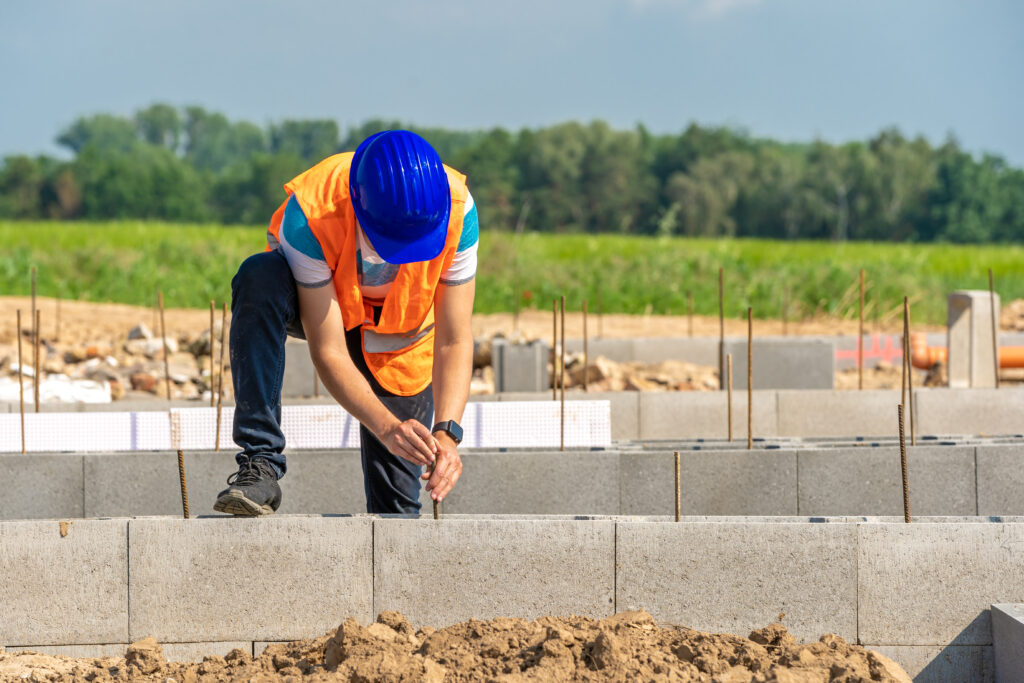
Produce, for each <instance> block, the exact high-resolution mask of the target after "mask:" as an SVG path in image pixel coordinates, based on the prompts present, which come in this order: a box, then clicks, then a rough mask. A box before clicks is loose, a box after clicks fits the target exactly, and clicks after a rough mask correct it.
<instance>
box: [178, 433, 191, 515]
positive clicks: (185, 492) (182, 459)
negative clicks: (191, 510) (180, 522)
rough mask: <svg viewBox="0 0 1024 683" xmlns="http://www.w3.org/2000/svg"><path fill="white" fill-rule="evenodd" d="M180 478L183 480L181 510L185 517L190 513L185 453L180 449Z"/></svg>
mask: <svg viewBox="0 0 1024 683" xmlns="http://www.w3.org/2000/svg"><path fill="white" fill-rule="evenodd" d="M178 479H179V480H180V481H181V511H182V514H184V515H185V519H188V518H189V514H188V488H187V487H186V486H185V454H184V453H182V452H181V449H178Z"/></svg>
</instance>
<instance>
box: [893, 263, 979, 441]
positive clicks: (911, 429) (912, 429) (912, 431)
mask: <svg viewBox="0 0 1024 683" xmlns="http://www.w3.org/2000/svg"><path fill="white" fill-rule="evenodd" d="M988 305H989V308H990V309H991V311H992V363H993V365H994V366H995V374H996V389H998V388H999V333H998V329H999V328H998V321H997V320H996V290H995V287H994V285H993V279H992V269H991V268H989V269H988ZM910 424H911V425H913V424H914V423H913V422H911V423H910ZM910 433H911V434H913V433H914V428H913V426H911V428H910Z"/></svg>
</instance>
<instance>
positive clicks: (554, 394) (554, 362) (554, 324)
mask: <svg viewBox="0 0 1024 683" xmlns="http://www.w3.org/2000/svg"><path fill="white" fill-rule="evenodd" d="M551 400H552V401H557V400H558V299H554V300H552V302H551Z"/></svg>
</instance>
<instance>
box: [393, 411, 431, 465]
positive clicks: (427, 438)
mask: <svg viewBox="0 0 1024 683" xmlns="http://www.w3.org/2000/svg"><path fill="white" fill-rule="evenodd" d="M380 440H381V443H383V444H384V446H385V447H386V448H387V449H388V450H389V451H391V452H392V453H394V454H395V455H397V456H398V457H400V458H402V459H403V460H408V461H409V462H411V463H413V464H414V465H424V466H426V467H430V466H431V465H432V464H433V463H434V459H435V457H436V455H435V454H436V453H437V441H436V440H435V439H434V437H433V436H431V434H430V430H429V429H427V428H426V427H424V426H423V425H422V424H421V423H420V422H419V421H418V420H406V421H405V422H397V421H396V422H395V424H394V426H392V427H391V428H389V429H387V430H386V431H385V432H384V434H382V435H381V437H380Z"/></svg>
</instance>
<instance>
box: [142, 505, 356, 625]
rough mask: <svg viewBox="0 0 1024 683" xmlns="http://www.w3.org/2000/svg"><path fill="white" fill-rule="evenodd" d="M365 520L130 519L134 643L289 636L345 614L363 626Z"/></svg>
mask: <svg viewBox="0 0 1024 683" xmlns="http://www.w3.org/2000/svg"><path fill="white" fill-rule="evenodd" d="M371 525H372V521H371V520H370V519H368V518H342V517H336V518H330V517H328V518H322V517H276V518H275V517H272V518H269V519H230V518H207V519H190V520H184V519H134V520H131V522H130V526H129V547H130V550H129V557H130V558H131V560H130V562H131V567H130V573H129V585H128V589H129V592H130V594H131V596H132V599H131V608H130V623H131V640H136V639H138V638H142V637H145V636H153V637H155V638H156V639H157V640H160V641H167V642H186V641H237V640H247V639H248V640H250V641H251V640H291V639H298V638H305V637H309V635H310V634H322V633H326V632H327V631H328V630H329V629H331V628H335V627H337V626H338V624H339V623H340V622H341V620H342V619H344V617H345V616H353V617H355V618H356V619H358V620H360V621H362V622H364V623H365V622H366V621H367V620H368V619H370V617H371V612H372V606H373V601H372V595H373V576H372V574H371V568H372V562H373V560H372V528H371ZM254 590H255V591H257V593H258V596H259V597H258V598H257V597H254V594H253V591H254Z"/></svg>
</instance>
